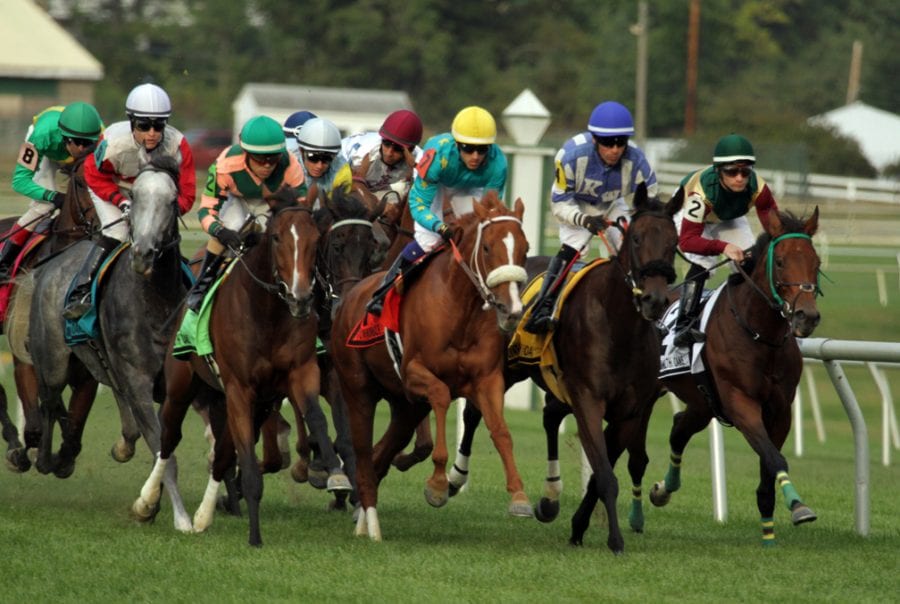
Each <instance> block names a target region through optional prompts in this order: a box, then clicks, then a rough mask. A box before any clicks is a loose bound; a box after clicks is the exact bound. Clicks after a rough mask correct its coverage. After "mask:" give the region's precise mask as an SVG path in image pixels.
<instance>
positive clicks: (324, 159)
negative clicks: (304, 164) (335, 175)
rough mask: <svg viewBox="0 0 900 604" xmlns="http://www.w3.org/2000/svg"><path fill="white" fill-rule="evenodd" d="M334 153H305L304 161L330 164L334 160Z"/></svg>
mask: <svg viewBox="0 0 900 604" xmlns="http://www.w3.org/2000/svg"><path fill="white" fill-rule="evenodd" d="M335 155H337V154H336V153H307V154H306V161H308V162H309V163H311V164H330V163H331V162H333V161H334V156H335Z"/></svg>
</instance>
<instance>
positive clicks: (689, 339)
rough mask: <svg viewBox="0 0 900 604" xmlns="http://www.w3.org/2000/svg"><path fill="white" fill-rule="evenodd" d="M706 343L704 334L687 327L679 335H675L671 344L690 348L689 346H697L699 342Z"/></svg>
mask: <svg viewBox="0 0 900 604" xmlns="http://www.w3.org/2000/svg"><path fill="white" fill-rule="evenodd" d="M705 341H706V334H705V333H703V332H702V331H700V330H699V329H694V328H693V327H688V328H687V329H685V330H684V331H682V332H681V333H678V334H675V339H674V340H672V342H673V343H674V344H675V345H676V346H681V347H685V346H690V345H691V344H695V343H697V344H699V343H700V342H705Z"/></svg>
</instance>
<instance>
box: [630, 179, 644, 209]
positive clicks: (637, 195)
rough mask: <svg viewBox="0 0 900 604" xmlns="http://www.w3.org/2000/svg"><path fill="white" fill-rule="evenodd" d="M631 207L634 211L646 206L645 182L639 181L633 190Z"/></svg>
mask: <svg viewBox="0 0 900 604" xmlns="http://www.w3.org/2000/svg"><path fill="white" fill-rule="evenodd" d="M631 205H632V206H633V207H634V209H636V210H642V209H644V208H645V207H646V206H647V183H646V182H643V181H641V182H639V183H638V185H637V186H636V187H635V188H634V196H633V198H632V200H631Z"/></svg>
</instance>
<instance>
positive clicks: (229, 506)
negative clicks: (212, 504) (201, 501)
mask: <svg viewBox="0 0 900 604" xmlns="http://www.w3.org/2000/svg"><path fill="white" fill-rule="evenodd" d="M216 511H217V512H224V513H225V514H228V515H229V516H236V517H238V518H240V516H241V503H240V501H238V500H237V499H236V498H235V499H234V500H232V498H231V497H228V496H227V495H219V497H218V498H217V499H216Z"/></svg>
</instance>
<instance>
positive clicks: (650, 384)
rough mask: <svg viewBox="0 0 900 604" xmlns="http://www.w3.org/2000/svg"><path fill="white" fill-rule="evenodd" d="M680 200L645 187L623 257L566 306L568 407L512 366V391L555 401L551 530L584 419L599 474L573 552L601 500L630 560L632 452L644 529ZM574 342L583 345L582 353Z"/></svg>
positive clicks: (548, 491) (561, 360) (547, 502)
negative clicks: (622, 460)
mask: <svg viewBox="0 0 900 604" xmlns="http://www.w3.org/2000/svg"><path fill="white" fill-rule="evenodd" d="M680 201H681V200H670V201H669V203H667V204H665V205H663V204H662V203H661V202H659V201H658V200H656V199H648V197H647V191H646V187H639V188H638V189H637V191H636V192H635V195H634V201H633V204H634V210H633V211H632V214H631V217H630V220H629V221H628V223H627V227H626V226H623V224H622V223H616V225H615V226H618V228H619V229H620V230H621V231H622V241H623V242H622V247H621V249H620V250H619V252H618V254H617V255H616V256H615V257H614V258H612V259H611V260H610V261H609V262H606V263H605V264H600V265H599V266H596V267H594V268H593V269H591V270H589V271H588V272H587V273H586V274H585V276H584V277H583V278H582V279H581V280H580V281H579V282H578V283H577V284H576V285H575V286H574V287H573V288H572V290H571V292H570V293H569V295H568V297H567V298H566V300H565V304H564V305H563V306H562V310H561V314H560V317H559V322H558V324H557V326H556V328H555V330H554V331H553V333H552V341H551V345H552V346H553V347H554V349H555V354H556V366H557V367H558V375H560V376H561V377H560V378H559V383H560V385H559V388H558V391H561V392H562V393H564V395H565V396H564V398H565V400H564V401H562V400H560V398H558V397H557V396H556V395H555V394H554V391H553V389H552V388H551V387H549V385H548V383H547V381H546V379H545V374H544V373H543V372H542V370H541V368H540V366H539V365H537V364H535V365H524V364H523V365H516V364H513V363H512V362H510V363H509V365H508V367H507V385H511V384H513V383H515V382H518V381H521V380H522V379H525V378H527V377H530V378H531V379H532V380H534V381H535V383H537V384H538V385H539V386H540V387H541V388H542V389H543V390H544V391H545V392H546V397H545V398H546V401H547V404H546V405H545V407H544V418H543V424H544V430H545V433H546V438H547V457H548V476H547V480H546V481H545V483H544V496H543V497H542V498H541V501H540V503H539V504H538V505H537V506H535V516H536V517H537V518H538V520H541V521H542V522H549V521H552V520H553V519H555V518H556V516H557V514H558V512H559V495H560V494H561V492H562V484H561V481H560V473H559V454H558V438H559V436H558V435H559V424H560V423H561V422H562V420H563V418H564V417H565V416H566V415H568V414H569V413H573V414H574V415H575V420H576V422H577V425H578V436H579V439H580V441H581V445H582V448H583V449H584V452H585V455H586V456H587V459H588V461H589V463H590V465H591V470H592V475H591V477H590V480H589V483H588V487H587V490H586V492H585V494H584V496H583V498H582V501H581V504H580V505H579V507H578V510H576V512H575V514H574V515H573V517H572V533H571V536H570V538H569V542H570V543H571V544H572V545H582V543H583V539H584V534H585V532H586V531H587V529H588V526H589V524H590V515H591V512H592V511H593V509H594V507H595V506H596V504H597V501H598V499H599V500H600V501H602V502H603V504H604V506H605V509H606V514H607V517H608V536H607V546H608V547H609V549H610V550H612V551H613V552H614V553H617V554H618V553H621V552H622V551H623V549H624V541H623V538H622V534H621V530H620V528H619V522H618V515H617V512H616V499H617V497H618V490H619V487H618V481H617V479H616V476H615V474H614V473H613V467H614V465H615V463H616V461H617V460H618V458H619V456H620V455H621V454H622V453H623V452H624V451H625V450H626V449H627V450H628V452H629V459H628V470H629V473H630V475H631V479H632V482H633V487H632V488H633V495H634V496H635V498H634V500H633V505H632V509H631V512H630V514H629V521H630V524H631V526H632V528H633V529H634V530H635V531H638V532H640V531H642V530H643V514H642V510H641V507H640V489H641V487H640V485H641V481H642V479H643V475H644V471H645V469H646V466H647V462H648V459H647V454H646V452H645V447H644V445H645V441H646V433H647V425H648V421H649V417H650V411H651V410H652V408H653V404H654V403H655V401H656V399H657V397H658V385H657V384H656V380H655V376H656V374H657V373H658V371H659V340H658V335H657V330H656V327H655V322H656V321H657V320H658V319H659V318H660V317H661V316H662V314H663V312H664V311H665V309H666V306H667V304H668V291H669V288H668V286H669V284H670V283H672V282H673V281H674V280H675V269H674V268H673V262H674V259H675V248H676V245H677V242H678V235H677V232H676V229H675V223H674V222H673V219H672V217H673V216H674V214H675V213H676V212H677V211H678V210H679V209H680V206H681V204H680ZM541 264H543V265H545V264H546V263H545V262H544V263H540V264H539V263H537V262H535V267H534V268H537V267H538V266H541ZM541 268H543V267H542V266H541ZM573 342H577V343H578V345H577V346H573V345H572V343H573ZM555 373H557V372H555ZM479 419H480V418H479V416H478V414H477V413H476V412H475V411H474V410H472V409H470V408H469V406H468V405H467V407H466V410H465V413H464V427H465V432H464V435H463V439H462V442H461V446H460V451H459V454H458V456H457V460H456V462H455V463H454V466H453V469H452V470H451V472H450V481H451V484H452V485H453V487H452V492H454V493H455V492H457V491H458V490H459V488H461V487H462V485H463V484H465V482H466V478H467V472H468V461H469V459H468V456H469V455H470V454H471V443H472V436H473V433H474V430H475V427H476V426H477V424H478V420H479ZM604 422H606V424H607V425H606V428H605V429H604V428H603V424H604Z"/></svg>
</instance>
